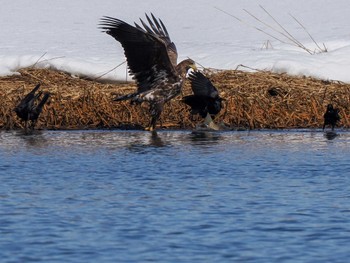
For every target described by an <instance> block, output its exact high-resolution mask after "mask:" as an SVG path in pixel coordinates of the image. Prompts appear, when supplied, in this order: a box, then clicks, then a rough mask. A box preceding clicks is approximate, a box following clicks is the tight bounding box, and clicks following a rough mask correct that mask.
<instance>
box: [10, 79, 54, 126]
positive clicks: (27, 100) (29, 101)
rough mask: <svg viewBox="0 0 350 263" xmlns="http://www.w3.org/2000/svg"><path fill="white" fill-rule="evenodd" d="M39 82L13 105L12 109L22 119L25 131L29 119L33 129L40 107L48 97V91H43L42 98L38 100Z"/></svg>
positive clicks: (40, 110)
mask: <svg viewBox="0 0 350 263" xmlns="http://www.w3.org/2000/svg"><path fill="white" fill-rule="evenodd" d="M39 88H40V84H37V85H36V86H35V87H34V89H33V90H32V91H31V92H29V93H28V94H27V95H26V96H25V97H24V98H23V99H22V100H21V101H20V102H19V104H18V105H17V106H16V107H15V109H14V111H15V112H16V114H17V116H18V117H19V118H20V119H21V120H23V121H24V123H25V126H24V127H25V131H26V132H27V131H28V122H29V121H31V128H32V129H34V126H35V124H36V121H37V120H38V118H39V115H40V113H41V112H42V109H43V107H44V105H45V103H46V102H47V100H48V99H49V97H50V93H48V92H45V93H44V96H43V98H42V99H41V100H40V97H41V95H42V94H43V92H42V91H39V92H38V93H36V92H37V91H38V89H39Z"/></svg>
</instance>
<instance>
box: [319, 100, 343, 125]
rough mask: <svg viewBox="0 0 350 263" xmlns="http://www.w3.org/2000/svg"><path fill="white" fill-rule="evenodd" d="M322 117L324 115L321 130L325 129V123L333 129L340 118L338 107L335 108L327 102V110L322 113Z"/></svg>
mask: <svg viewBox="0 0 350 263" xmlns="http://www.w3.org/2000/svg"><path fill="white" fill-rule="evenodd" d="M323 117H324V123H323V130H324V129H325V127H326V125H331V126H332V131H334V127H335V125H336V124H337V122H338V121H339V120H340V116H339V109H335V108H333V105H332V104H328V105H327V110H326V112H325V114H324V115H323Z"/></svg>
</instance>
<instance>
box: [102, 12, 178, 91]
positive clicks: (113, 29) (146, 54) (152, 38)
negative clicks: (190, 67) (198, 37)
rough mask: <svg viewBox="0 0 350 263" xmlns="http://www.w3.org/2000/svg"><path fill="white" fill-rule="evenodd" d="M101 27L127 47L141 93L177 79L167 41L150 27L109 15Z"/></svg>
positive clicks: (104, 18)
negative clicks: (169, 79)
mask: <svg viewBox="0 0 350 263" xmlns="http://www.w3.org/2000/svg"><path fill="white" fill-rule="evenodd" d="M100 26H101V29H103V30H104V31H105V32H106V33H107V34H109V35H111V36H112V37H114V38H115V39H116V40H117V41H119V42H120V43H121V45H122V46H123V48H124V53H125V56H126V58H127V62H128V66H129V70H130V73H131V74H132V75H133V76H134V79H135V80H136V81H137V85H138V93H140V92H144V91H147V90H150V89H153V88H155V87H159V86H160V84H161V83H165V82H167V80H168V78H177V74H176V72H175V68H174V66H173V65H172V64H171V61H170V59H169V56H168V53H167V49H166V46H165V43H164V41H163V40H162V39H161V38H159V37H158V36H157V35H156V34H154V33H150V32H149V30H151V29H150V28H149V27H148V29H147V28H146V29H145V30H144V29H142V28H141V27H139V26H136V27H134V26H131V25H129V24H128V23H126V22H124V21H122V20H119V19H116V18H112V17H107V16H105V17H103V18H102V19H101V23H100Z"/></svg>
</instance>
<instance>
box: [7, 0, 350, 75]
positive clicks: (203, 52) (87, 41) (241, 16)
mask: <svg viewBox="0 0 350 263" xmlns="http://www.w3.org/2000/svg"><path fill="white" fill-rule="evenodd" d="M263 8H264V9H265V10H266V11H267V12H268V13H269V14H270V15H271V16H272V17H273V18H275V19H276V20H277V21H278V22H279V23H280V25H282V26H283V27H285V28H286V30H287V31H288V32H289V33H291V34H292V35H293V36H294V37H295V39H297V40H298V41H300V42H301V43H302V44H303V45H305V46H306V47H307V48H309V49H310V50H312V51H313V50H315V49H316V48H317V47H316V45H315V43H314V42H313V41H312V40H311V39H310V37H309V36H308V34H307V32H309V33H310V35H311V36H312V37H313V38H314V39H315V41H316V42H317V43H318V44H319V45H320V46H321V47H323V45H325V47H326V48H327V52H317V53H315V54H312V55H311V54H309V53H307V52H306V51H305V50H303V49H301V48H299V47H296V46H294V45H291V44H290V41H287V40H286V39H285V38H284V37H282V36H281V35H279V34H278V33H276V32H273V31H272V30H271V29H269V27H268V26H273V27H275V28H278V25H277V24H276V23H275V22H274V21H273V20H272V18H271V17H269V15H268V13H266V12H265V11H264V9H263ZM150 12H152V13H153V14H155V16H157V17H159V18H161V19H162V21H163V22H164V23H165V25H166V27H167V29H168V31H169V34H170V36H171V38H172V40H173V41H174V42H175V44H176V46H177V49H178V53H179V60H182V59H185V58H187V57H191V58H192V59H194V60H195V61H196V62H197V63H198V64H199V65H202V66H204V67H210V68H217V69H235V68H237V67H238V66H239V65H244V66H246V67H244V68H241V69H247V68H253V69H264V70H271V71H274V72H286V73H288V74H292V75H305V76H313V77H317V78H321V79H331V80H339V81H344V82H350V74H349V72H350V23H349V22H350V21H349V20H350V18H349V16H348V14H349V13H350V5H349V4H348V0H337V1H331V0H308V1H305V0H303V1H301V0H284V1H275V0H250V1H246V0H235V1H232V0H215V1H213V0H192V1H185V0H177V1H170V0H163V1H160V0H148V1H141V0H128V1H124V0H105V1H99V0H98V1H97V0H74V1H72V0H69V1H68V0H57V1H47V0H33V1H27V0H14V1H3V3H2V4H1V9H0V21H1V28H0V35H1V45H0V75H2V76H4V75H11V74H18V73H17V72H18V70H19V69H20V68H23V67H28V66H36V67H42V68H49V67H50V68H54V69H59V70H63V71H66V72H69V73H71V74H72V75H77V76H88V77H91V78H98V77H101V76H102V75H103V78H105V79H110V80H126V79H127V80H130V79H131V78H130V77H127V73H126V72H127V68H126V63H123V62H124V61H125V57H124V53H123V49H122V47H121V45H120V44H119V43H118V42H116V41H115V40H114V39H113V38H112V37H111V36H109V35H107V34H105V33H102V32H101V30H99V29H98V23H99V19H100V18H101V17H102V16H104V15H107V16H112V17H116V18H119V19H122V20H124V21H126V22H128V23H130V24H132V23H133V22H134V21H138V19H139V18H140V17H141V18H144V14H145V13H150ZM248 12H249V13H250V14H252V15H254V16H256V17H258V18H259V19H261V21H263V22H265V23H266V24H265V25H264V24H262V23H261V22H259V21H257V20H255V19H254V18H253V17H252V16H251V15H249V14H248ZM290 14H291V15H293V16H294V17H296V18H297V20H298V21H300V22H301V24H302V26H304V27H305V28H306V29H307V32H306V31H305V30H304V29H303V28H302V26H301V25H300V24H298V23H297V22H296V21H295V20H293V18H292V16H290ZM255 27H258V28H260V29H261V30H263V31H264V32H267V33H269V34H271V35H273V36H274V37H277V38H279V39H280V40H283V41H286V42H288V43H282V42H280V41H278V40H276V39H274V37H273V36H271V35H267V34H265V33H263V32H262V31H259V30H257V29H256V28H255ZM279 30H281V29H279ZM122 63H123V64H122ZM119 64H122V65H121V66H119V67H117V66H118V65H119Z"/></svg>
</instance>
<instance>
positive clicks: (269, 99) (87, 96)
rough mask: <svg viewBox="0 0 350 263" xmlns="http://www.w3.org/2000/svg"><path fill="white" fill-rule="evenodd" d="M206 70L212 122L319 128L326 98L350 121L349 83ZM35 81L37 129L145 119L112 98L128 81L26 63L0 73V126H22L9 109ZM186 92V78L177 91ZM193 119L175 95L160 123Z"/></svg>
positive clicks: (131, 124)
mask: <svg viewBox="0 0 350 263" xmlns="http://www.w3.org/2000/svg"><path fill="white" fill-rule="evenodd" d="M206 73H207V75H208V77H209V78H210V79H211V80H212V82H213V84H214V85H215V86H216V87H217V88H218V89H219V91H220V93H221V96H222V97H223V98H224V99H225V102H224V106H225V107H224V109H223V110H222V111H221V113H220V114H219V115H218V116H217V117H216V121H217V122H223V123H225V124H226V125H227V126H229V127H230V128H232V129H237V128H246V129H290V128H319V127H322V123H323V114H324V111H325V107H326V105H327V104H328V103H333V104H334V105H335V106H336V107H339V108H340V114H341V117H342V119H341V122H340V126H343V127H346V128H348V127H349V126H350V120H349V112H350V109H349V105H350V85H349V84H344V83H340V82H332V81H322V80H317V79H313V78H309V77H292V76H289V75H287V74H276V73H271V72H264V71H259V72H245V71H240V70H230V71H217V72H214V71H210V72H206ZM38 82H40V83H42V86H41V87H42V89H43V90H45V91H49V92H50V93H51V94H52V96H51V98H50V100H49V103H48V104H47V105H46V106H45V108H44V110H43V112H42V114H41V116H40V118H39V121H38V123H37V128H38V129H97V128H142V127H144V126H146V125H147V124H148V121H149V115H148V111H147V106H146V105H141V106H139V105H130V103H129V102H128V101H125V102H114V101H113V100H112V98H113V97H114V96H116V95H122V94H126V93H130V92H132V91H133V90H135V89H136V87H135V85H134V84H133V83H127V84H103V83H98V82H96V81H91V80H84V79H79V78H74V77H72V76H70V75H68V74H66V73H63V72H58V71H53V70H48V69H33V68H27V69H22V70H20V75H14V76H8V77H1V78H0V129H18V128H22V127H23V123H22V122H21V121H20V120H19V119H18V118H17V116H16V115H15V113H14V112H13V108H14V107H15V105H16V104H17V103H18V101H19V100H20V99H21V98H22V97H23V96H24V95H25V94H26V93H27V92H28V91H30V90H31V89H32V88H33V87H34V86H35V85H36V84H37V83H38ZM190 93H191V90H190V87H189V85H188V83H187V84H186V86H185V88H184V91H183V95H187V94H190ZM199 121H200V119H198V118H197V119H196V118H195V119H194V120H193V119H192V118H191V116H190V114H189V110H188V107H187V106H186V105H184V103H182V102H181V96H179V97H177V98H176V99H174V100H173V101H171V102H170V103H168V104H167V105H166V107H165V109H164V112H163V114H162V118H161V121H160V125H161V126H162V127H163V128H175V129H190V128H193V127H194V126H195V124H196V123H198V122H199Z"/></svg>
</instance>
